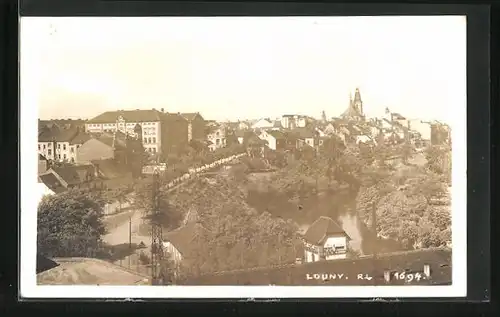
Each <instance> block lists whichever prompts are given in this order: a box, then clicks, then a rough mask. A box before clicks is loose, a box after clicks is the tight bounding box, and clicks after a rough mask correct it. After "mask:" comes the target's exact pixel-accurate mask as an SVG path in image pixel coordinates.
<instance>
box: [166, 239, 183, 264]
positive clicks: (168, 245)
mask: <svg viewBox="0 0 500 317" xmlns="http://www.w3.org/2000/svg"><path fill="white" fill-rule="evenodd" d="M163 248H164V249H165V251H167V252H168V253H169V254H170V256H171V257H172V260H173V261H174V262H175V263H176V264H179V263H180V262H181V261H182V255H181V253H180V252H179V251H178V250H177V249H176V248H175V247H174V246H173V245H172V244H171V243H170V242H168V241H167V242H163Z"/></svg>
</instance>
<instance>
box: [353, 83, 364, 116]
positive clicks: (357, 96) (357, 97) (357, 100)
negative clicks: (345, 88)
mask: <svg viewBox="0 0 500 317" xmlns="http://www.w3.org/2000/svg"><path fill="white" fill-rule="evenodd" d="M353 106H354V108H355V109H356V110H357V111H358V113H359V114H360V115H361V116H362V117H364V113H363V101H362V100H361V93H360V92H359V88H356V91H355V92H354V100H353Z"/></svg>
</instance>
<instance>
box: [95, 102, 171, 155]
mask: <svg viewBox="0 0 500 317" xmlns="http://www.w3.org/2000/svg"><path fill="white" fill-rule="evenodd" d="M162 116H163V113H162V112H160V111H158V110H155V109H152V110H118V111H107V112H104V113H102V114H100V115H98V116H97V117H95V118H93V119H91V120H89V121H87V122H86V123H85V130H86V131H87V132H89V133H103V132H113V131H120V132H122V133H125V134H129V135H134V136H135V134H136V132H135V126H136V125H137V124H139V125H140V126H141V129H142V143H143V146H144V150H145V151H146V152H149V153H152V154H155V153H161V151H162Z"/></svg>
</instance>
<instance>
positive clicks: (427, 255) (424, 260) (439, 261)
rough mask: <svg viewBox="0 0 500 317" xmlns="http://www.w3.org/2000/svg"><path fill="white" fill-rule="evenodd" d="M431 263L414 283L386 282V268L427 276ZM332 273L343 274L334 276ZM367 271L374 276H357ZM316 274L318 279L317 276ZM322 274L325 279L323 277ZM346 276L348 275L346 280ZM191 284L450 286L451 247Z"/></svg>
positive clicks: (215, 277)
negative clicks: (364, 277) (363, 277)
mask: <svg viewBox="0 0 500 317" xmlns="http://www.w3.org/2000/svg"><path fill="white" fill-rule="evenodd" d="M426 264H428V265H430V269H431V276H430V277H429V278H422V279H420V280H419V281H417V280H412V281H411V282H409V281H406V283H405V281H404V280H395V279H394V278H392V279H391V281H390V283H386V282H385V281H384V271H389V272H391V275H392V276H394V273H396V272H398V273H401V272H405V274H406V275H408V274H413V275H414V276H415V274H416V273H417V272H418V273H419V274H420V275H421V276H422V277H423V276H424V273H423V270H424V265H426ZM333 274H343V275H342V278H340V279H339V278H334V277H332V275H333ZM359 274H362V275H363V276H365V275H366V274H368V275H369V276H371V277H372V279H358V275H359ZM314 275H316V276H318V275H319V278H314ZM323 275H324V276H326V278H323ZM345 277H348V278H347V279H345ZM185 284H188V285H304V286H306V285H311V286H312V285H320V286H321V285H322V286H327V285H338V286H339V285H387V284H390V285H404V284H407V285H450V284H451V250H449V249H427V250H418V251H406V252H396V253H390V254H380V255H379V257H378V258H377V260H375V261H374V260H373V258H372V256H367V257H361V258H358V259H345V260H335V261H320V262H314V263H306V264H298V265H294V264H290V265H283V266H276V267H271V268H255V269H248V270H235V271H230V272H220V273H217V274H207V275H202V276H199V277H197V278H192V279H189V280H188V281H186V282H185Z"/></svg>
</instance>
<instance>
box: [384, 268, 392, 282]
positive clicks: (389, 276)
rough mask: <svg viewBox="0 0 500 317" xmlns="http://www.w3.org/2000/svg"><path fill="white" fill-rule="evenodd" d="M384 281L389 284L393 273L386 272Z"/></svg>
mask: <svg viewBox="0 0 500 317" xmlns="http://www.w3.org/2000/svg"><path fill="white" fill-rule="evenodd" d="M384 281H385V282H386V283H389V282H390V281H391V271H389V270H385V271H384Z"/></svg>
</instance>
